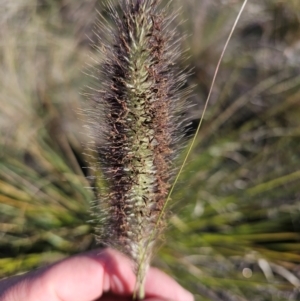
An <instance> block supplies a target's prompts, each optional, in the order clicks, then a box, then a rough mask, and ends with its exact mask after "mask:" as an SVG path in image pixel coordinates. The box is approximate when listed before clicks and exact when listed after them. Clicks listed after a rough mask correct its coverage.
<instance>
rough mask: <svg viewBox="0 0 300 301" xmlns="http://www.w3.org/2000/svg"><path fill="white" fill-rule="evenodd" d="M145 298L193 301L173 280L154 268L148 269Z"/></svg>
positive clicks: (189, 294)
mask: <svg viewBox="0 0 300 301" xmlns="http://www.w3.org/2000/svg"><path fill="white" fill-rule="evenodd" d="M145 291H146V296H148V297H155V298H161V299H164V300H173V301H193V300H194V297H193V295H192V294H191V293H190V292H188V291H187V290H185V289H184V288H183V287H182V286H180V285H179V284H178V283H177V282H176V281H175V280H174V279H172V278H171V277H169V276H168V275H166V274H165V273H163V272H162V271H160V270H158V269H156V268H150V269H149V272H148V274H147V277H146V284H145Z"/></svg>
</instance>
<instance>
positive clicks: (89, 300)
mask: <svg viewBox="0 0 300 301" xmlns="http://www.w3.org/2000/svg"><path fill="white" fill-rule="evenodd" d="M134 286H135V275H134V273H133V271H132V264H131V262H130V260H129V259H128V258H127V257H125V256H124V255H122V254H121V253H119V252H117V251H115V250H112V249H104V250H94V251H91V252H89V253H84V254H81V255H76V256H74V257H70V258H68V259H65V260H62V261H60V262H58V263H56V264H53V265H51V266H50V267H46V268H42V269H39V270H37V271H33V272H29V273H27V274H25V275H21V276H16V277H11V278H7V279H4V280H2V281H0V301H25V300H26V301H96V300H97V301H123V300H124V301H125V300H132V297H131V296H132V294H133V290H134ZM145 292H146V299H145V300H147V301H159V300H160V301H165V300H168V301H169V300H172V301H193V300H194V298H193V296H192V295H191V293H189V292H188V291H186V290H185V289H184V288H182V287H181V286H180V285H179V284H178V283H177V282H176V281H175V280H173V279H172V278H170V277H169V276H167V275H166V274H165V273H163V272H162V271H160V270H158V269H155V268H150V269H149V271H148V274H147V278H146V283H145Z"/></svg>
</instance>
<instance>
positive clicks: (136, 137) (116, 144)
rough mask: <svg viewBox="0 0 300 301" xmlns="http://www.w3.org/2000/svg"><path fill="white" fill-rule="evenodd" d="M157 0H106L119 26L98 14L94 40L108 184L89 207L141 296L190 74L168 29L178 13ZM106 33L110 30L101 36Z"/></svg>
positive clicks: (96, 131)
mask: <svg viewBox="0 0 300 301" xmlns="http://www.w3.org/2000/svg"><path fill="white" fill-rule="evenodd" d="M159 2H160V1H156V0H144V1H141V0H124V1H121V4H120V7H119V10H120V11H121V13H118V10H117V9H115V8H114V7H113V6H112V5H111V4H109V3H108V8H109V15H110V17H112V19H113V21H114V24H115V28H113V27H110V26H109V24H108V22H105V19H104V18H103V16H100V21H99V23H98V27H97V29H98V33H97V36H98V38H99V39H100V41H98V42H97V43H96V44H99V45H100V46H99V47H98V50H99V52H100V54H99V55H100V56H101V57H102V58H103V60H102V62H101V63H100V67H99V70H97V72H96V74H95V76H96V78H97V81H98V82H99V83H100V86H101V88H100V89H94V91H93V93H92V98H93V100H94V105H93V108H92V110H91V111H90V113H89V118H90V126H91V128H92V131H93V136H94V141H95V144H96V153H97V156H98V155H99V157H100V159H99V166H100V172H101V174H102V175H103V180H104V183H105V184H104V186H105V188H102V189H101V190H100V192H99V197H98V199H97V200H96V201H95V203H94V206H93V209H92V210H93V212H94V216H95V219H96V223H97V224H98V225H99V227H97V234H98V240H99V241H100V242H101V243H104V244H105V245H108V246H112V247H114V248H117V249H119V250H121V251H122V252H124V253H125V254H127V255H129V256H130V257H131V258H132V259H133V261H134V262H135V271H136V274H137V286H136V293H137V295H138V298H140V299H143V298H144V291H143V286H144V279H145V275H146V272H147V268H148V266H149V263H150V260H151V257H152V254H153V248H154V246H155V242H156V240H157V237H158V236H159V234H160V233H161V231H162V230H163V229H164V227H165V226H164V218H163V215H164V212H163V211H164V207H165V202H166V199H167V195H168V190H169V187H170V179H171V175H172V171H173V169H174V163H173V162H174V158H175V157H176V153H177V152H176V149H178V143H179V142H180V140H181V138H182V136H183V131H182V130H181V128H182V120H181V119H182V116H183V115H184V114H183V110H185V109H186V95H187V94H188V93H186V92H187V90H185V89H183V86H184V84H185V81H186V74H185V73H184V72H181V71H178V70H176V68H174V64H175V62H176V60H177V57H178V56H179V55H180V40H179V39H177V38H176V33H175V31H174V30H171V29H170V24H171V23H172V22H173V19H174V16H175V15H174V14H171V15H168V14H167V12H166V7H165V8H160V6H159ZM99 31H100V32H99ZM103 32H106V33H107V32H108V33H110V34H112V36H111V37H110V38H108V39H103V38H101V35H102V34H103ZM99 217H100V221H99ZM97 220H98V222H97Z"/></svg>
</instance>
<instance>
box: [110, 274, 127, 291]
mask: <svg viewBox="0 0 300 301" xmlns="http://www.w3.org/2000/svg"><path fill="white" fill-rule="evenodd" d="M111 280H112V283H111V286H112V290H113V291H115V292H116V293H118V294H123V293H124V292H125V289H124V286H123V284H122V282H121V280H120V279H119V278H118V277H117V276H116V275H113V276H112V277H111Z"/></svg>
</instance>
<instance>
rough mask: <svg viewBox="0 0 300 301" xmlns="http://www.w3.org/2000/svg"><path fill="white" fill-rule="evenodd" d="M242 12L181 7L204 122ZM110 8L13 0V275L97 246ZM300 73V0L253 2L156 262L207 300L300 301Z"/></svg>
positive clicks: (8, 51) (5, 188)
mask: <svg viewBox="0 0 300 301" xmlns="http://www.w3.org/2000/svg"><path fill="white" fill-rule="evenodd" d="M116 2H117V1H114V3H116ZM241 3H242V1H241V0H201V1H200V0H186V1H179V0H174V1H173V5H174V6H182V11H181V14H180V16H179V18H178V19H179V21H180V19H181V18H182V20H185V22H184V23H182V24H181V25H180V30H182V32H186V33H187V34H188V37H187V39H186V40H185V42H184V44H185V45H184V47H186V48H188V58H187V59H185V60H182V62H178V65H179V66H182V68H186V67H187V66H188V65H189V66H192V67H193V68H194V73H193V74H192V75H191V76H190V78H189V82H188V84H189V85H194V84H196V88H195V93H194V96H193V99H192V101H193V103H195V104H196V107H195V109H194V111H193V116H192V118H193V120H194V122H193V125H196V124H197V120H198V119H199V117H200V115H201V113H202V110H203V107H204V101H205V98H206V96H207V93H208V90H209V86H210V83H211V79H212V76H213V72H214V69H215V66H216V63H217V61H218V58H219V55H220V53H221V50H222V47H223V46H224V43H225V40H226V38H227V36H228V32H229V30H230V28H231V26H232V24H233V22H234V19H235V17H236V15H237V12H238V10H239V8H240V6H241ZM102 4H103V3H101V1H97V0H85V1H82V0H14V1H9V0H1V1H0V25H1V26H0V45H1V46H0V107H1V109H0V135H1V141H0V277H5V276H8V275H13V274H16V273H20V272H24V271H27V270H30V269H33V268H36V267H38V266H41V265H44V264H47V263H51V262H53V261H56V260H58V259H60V258H63V257H65V256H68V255H70V254H75V253H78V252H81V251H84V250H87V249H90V248H93V247H94V240H93V235H92V232H93V230H92V226H91V225H90V224H89V223H88V221H89V219H90V216H89V212H88V208H89V202H90V201H91V200H93V198H94V196H93V191H92V190H91V189H89V188H88V187H90V186H92V185H93V178H92V177H91V176H92V174H91V170H90V169H88V168H87V164H88V163H87V162H89V161H90V159H89V154H88V151H87V150H86V149H85V148H86V146H87V145H88V143H89V142H90V138H89V137H88V133H87V132H86V129H85V128H84V125H85V124H86V121H85V120H84V118H85V117H84V116H80V115H78V111H79V108H81V109H84V108H85V107H86V105H87V102H86V100H85V98H84V97H83V96H82V95H81V92H82V91H83V90H84V87H85V86H86V85H88V84H89V81H90V80H89V78H88V76H86V75H85V74H84V72H82V71H83V70H84V69H85V65H86V64H87V63H88V62H90V59H89V56H90V54H91V53H92V54H93V52H94V50H93V48H92V47H91V46H90V39H91V40H93V39H94V34H93V23H94V22H95V19H96V18H97V13H96V9H98V10H99V11H102V12H103V13H104V14H106V12H105V11H103V5H102ZM299 71H300V2H299V1H298V0H288V1H282V0H250V1H249V3H248V5H247V8H246V10H245V12H244V14H243V16H242V19H241V21H240V23H239V25H238V28H237V31H236V32H235V34H234V37H233V39H232V41H231V43H230V46H229V49H228V51H227V53H226V56H225V59H224V61H223V64H222V67H221V70H220V73H219V77H218V79H217V82H216V85H215V87H214V92H213V95H212V99H211V103H210V105H209V109H208V112H207V114H206V115H205V121H204V124H203V127H202V129H201V131H200V134H199V136H198V138H197V143H196V145H195V147H194V149H193V153H192V155H191V157H190V160H189V163H188V165H187V166H186V168H185V171H184V174H183V175H182V177H181V179H180V183H179V185H178V186H177V190H176V192H175V194H174V195H173V197H172V199H173V202H172V203H173V204H172V213H173V215H170V219H169V221H170V222H169V226H168V229H167V231H166V233H165V237H164V242H163V244H162V246H161V248H160V249H159V253H158V256H157V258H156V260H155V265H157V266H159V267H160V268H162V269H164V270H165V271H166V272H168V273H169V274H171V275H173V276H174V277H175V278H176V279H178V281H179V282H180V283H182V284H183V285H184V286H185V287H187V288H188V289H189V290H191V291H192V292H193V293H194V294H195V295H196V298H197V300H212V301H226V300H228V301H231V300H232V301H235V300H238V301H240V300H241V301H242V300H251V301H277V300H300V265H299V264H300V149H299V146H300V72H299ZM192 131H193V129H192V128H190V132H192Z"/></svg>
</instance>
